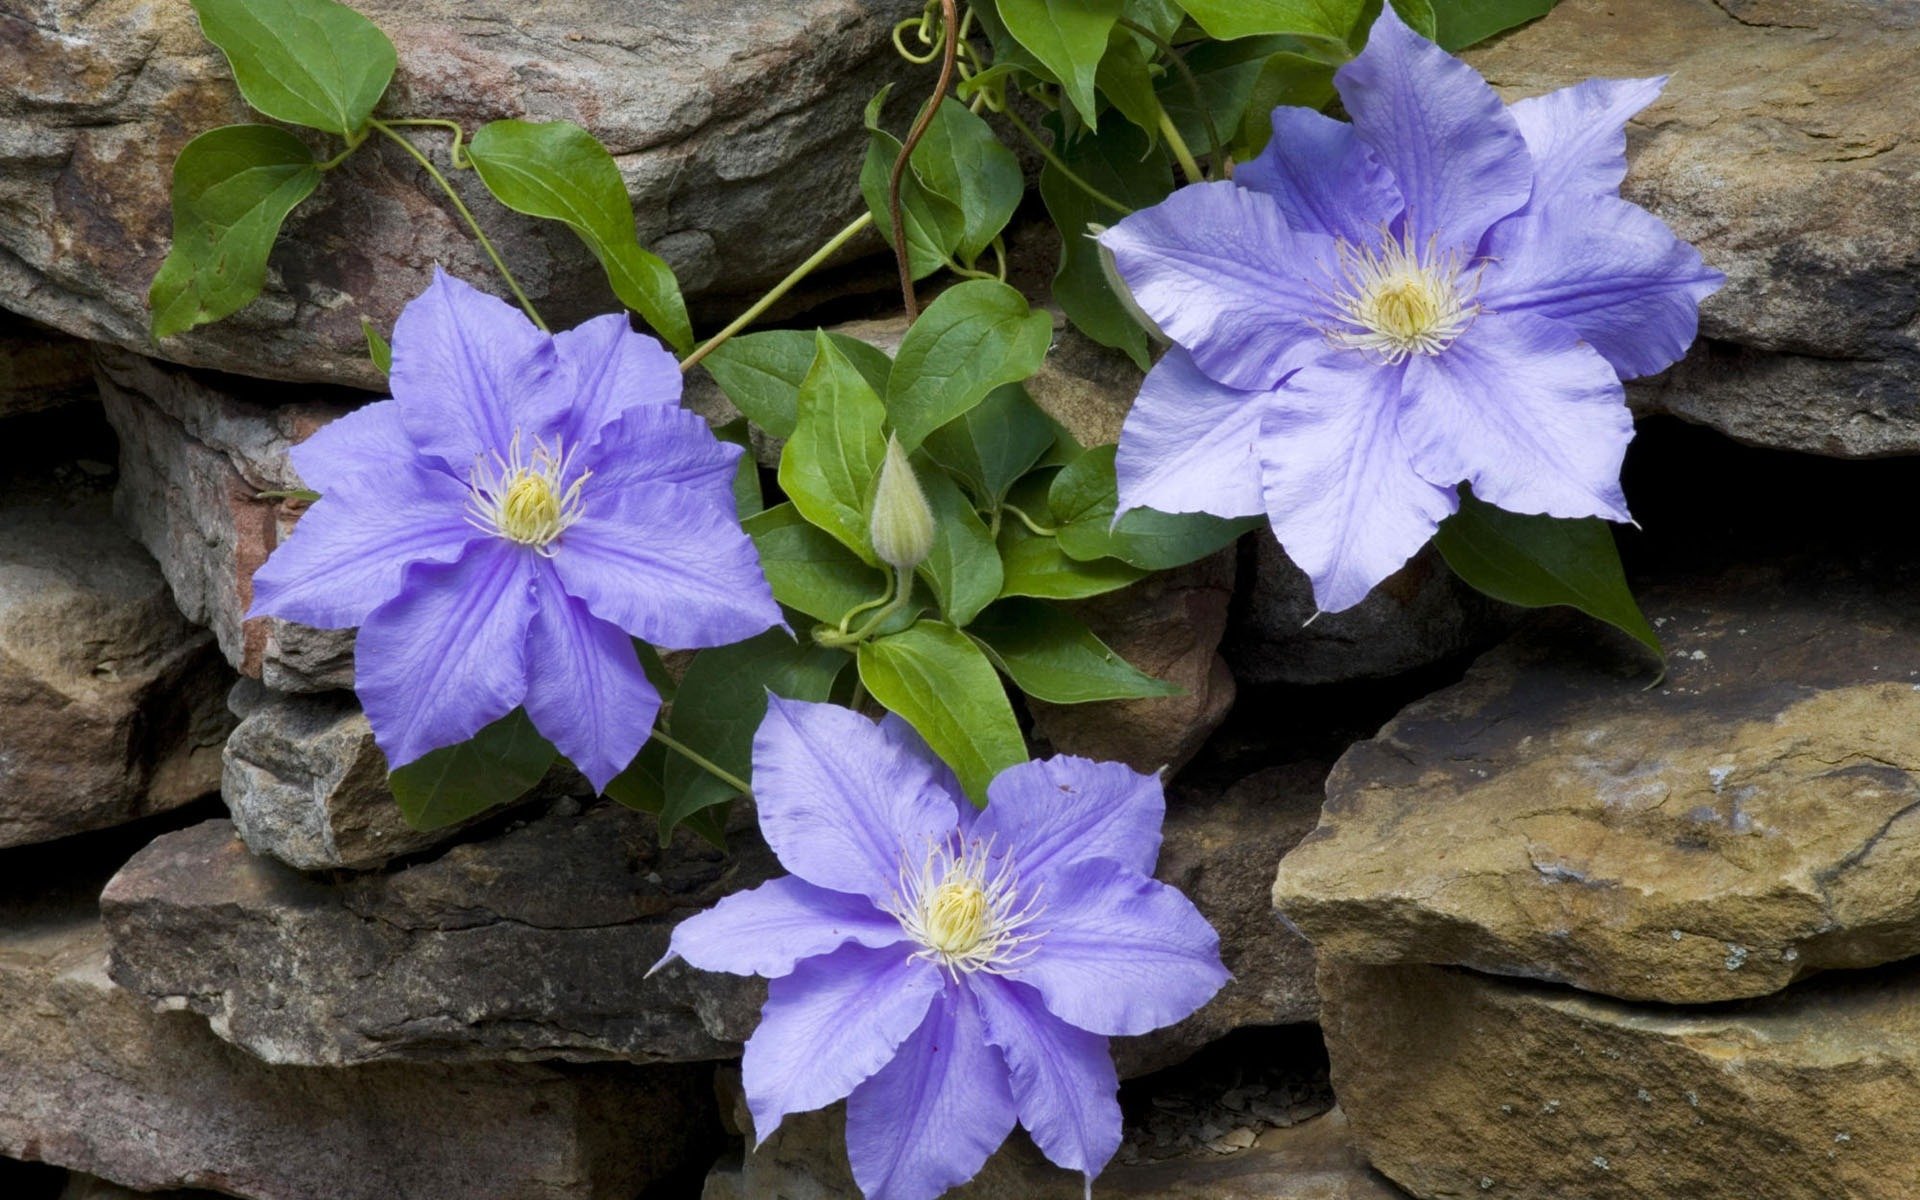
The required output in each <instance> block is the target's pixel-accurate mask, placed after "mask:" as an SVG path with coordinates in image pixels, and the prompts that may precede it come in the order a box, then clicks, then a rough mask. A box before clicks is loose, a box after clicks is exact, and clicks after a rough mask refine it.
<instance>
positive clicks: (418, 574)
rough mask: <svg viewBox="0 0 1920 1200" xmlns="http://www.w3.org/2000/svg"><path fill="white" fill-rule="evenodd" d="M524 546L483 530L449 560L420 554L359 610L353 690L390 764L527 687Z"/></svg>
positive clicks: (528, 603) (511, 704)
mask: <svg viewBox="0 0 1920 1200" xmlns="http://www.w3.org/2000/svg"><path fill="white" fill-rule="evenodd" d="M533 558H534V555H533V553H532V552H531V551H529V550H527V549H525V548H524V547H521V546H516V545H514V544H513V543H511V542H506V541H502V540H500V539H499V538H481V539H479V540H477V541H475V542H474V543H473V544H472V545H471V546H469V547H468V549H467V552H466V553H465V554H463V555H461V556H460V559H459V561H457V562H453V563H420V564H416V565H415V566H414V567H412V568H411V569H410V570H408V572H407V574H406V582H405V585H404V586H403V588H402V590H401V592H400V594H399V595H398V596H397V597H395V598H394V599H393V600H391V601H389V602H387V603H386V604H383V605H381V606H380V607H379V608H376V609H374V610H373V612H372V613H370V614H369V615H368V616H367V620H366V623H365V624H364V625H362V626H361V627H360V635H359V638H358V639H357V640H356V641H355V643H354V654H353V662H354V680H353V687H354V691H356V692H358V693H359V694H360V703H361V704H362V705H363V706H364V707H365V708H366V710H367V720H368V722H370V723H371V724H372V725H373V737H374V741H375V742H376V743H378V745H379V747H380V749H381V750H382V751H384V752H385V754H386V756H387V765H388V767H389V768H390V769H394V770H397V769H399V768H400V767H403V766H405V765H406V764H408V763H410V762H412V761H413V760H414V759H416V758H419V757H420V756H421V755H423V754H425V753H427V752H428V751H429V750H437V749H439V748H440V747H442V746H451V745H453V744H454V743H456V742H463V741H466V740H467V739H468V738H470V737H472V736H473V735H474V734H476V733H478V732H480V729H481V727H482V726H485V725H486V724H488V723H489V722H492V721H497V720H499V719H500V718H501V717H504V716H506V715H507V714H508V713H510V712H512V711H513V710H514V708H515V707H516V706H517V705H519V703H520V702H521V701H522V700H524V699H525V698H526V694H527V627H528V626H529V625H530V624H531V623H532V621H533V610H534V597H533V582H532V574H533V563H532V560H533Z"/></svg>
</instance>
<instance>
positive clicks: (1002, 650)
mask: <svg viewBox="0 0 1920 1200" xmlns="http://www.w3.org/2000/svg"><path fill="white" fill-rule="evenodd" d="M967 632H968V633H969V634H971V635H973V638H974V640H975V641H977V642H979V643H980V644H981V645H982V646H983V647H984V648H985V649H986V651H987V657H989V658H991V659H992V660H993V661H994V664H995V665H996V666H998V667H999V668H1000V669H1001V670H1002V671H1005V672H1006V673H1007V675H1008V677H1009V678H1011V679H1012V680H1013V682H1014V683H1015V684H1017V685H1018V686H1019V688H1020V690H1021V691H1023V692H1025V693H1026V694H1027V695H1029V696H1032V697H1033V698H1034V699H1036V700H1045V701H1048V702H1049V703H1052V704H1086V703H1089V702H1091V701H1095V700H1136V699H1139V698H1141V697H1144V696H1175V695H1178V694H1179V693H1180V689H1179V688H1177V687H1175V686H1173V685H1172V684H1170V683H1166V682H1163V681H1162V680H1158V679H1155V678H1154V677H1153V676H1151V675H1148V674H1146V673H1145V672H1143V671H1141V670H1139V669H1138V668H1136V667H1134V666H1133V665H1132V664H1131V663H1129V662H1127V661H1126V660H1125V659H1123V658H1121V657H1120V656H1119V655H1118V654H1115V653H1114V652H1113V651H1112V650H1110V649H1108V648H1107V645H1106V643H1104V642H1102V641H1101V640H1100V639H1099V638H1097V637H1095V636H1094V634H1093V630H1091V629H1088V628H1087V627H1086V626H1085V625H1083V624H1081V622H1080V621H1079V620H1078V619H1077V618H1075V617H1072V616H1070V615H1068V614H1067V613H1064V612H1062V611H1060V610H1059V609H1058V608H1055V607H1054V606H1053V605H1051V604H1046V603H1043V602H1042V601H1039V600H1023V599H1014V600H1002V601H1000V602H999V603H998V604H996V605H994V606H993V607H992V608H989V609H988V610H987V611H985V612H983V613H981V614H980V616H979V617H978V618H976V619H975V620H974V623H973V624H972V626H970V627H969V628H968V630H967Z"/></svg>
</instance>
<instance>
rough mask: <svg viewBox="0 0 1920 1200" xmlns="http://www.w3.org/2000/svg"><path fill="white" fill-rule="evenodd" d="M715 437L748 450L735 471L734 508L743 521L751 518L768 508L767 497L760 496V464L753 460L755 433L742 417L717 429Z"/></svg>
mask: <svg viewBox="0 0 1920 1200" xmlns="http://www.w3.org/2000/svg"><path fill="white" fill-rule="evenodd" d="M713 436H714V437H716V438H719V439H720V440H721V441H723V442H732V443H733V444H734V445H736V446H741V447H744V448H745V449H746V453H745V454H742V455H741V456H740V465H739V466H737V467H735V468H734V470H733V507H734V511H735V512H737V513H738V514H739V515H740V516H741V517H742V518H743V519H744V518H746V517H750V516H752V515H753V514H755V513H757V512H759V511H760V510H761V509H763V508H765V507H766V506H767V502H766V497H764V496H762V495H761V494H760V464H759V463H757V462H755V461H754V458H753V432H752V431H751V430H749V429H748V428H747V419H746V418H745V417H741V418H739V419H738V420H733V421H728V422H727V423H726V424H725V425H720V426H717V427H715V429H714V431H713Z"/></svg>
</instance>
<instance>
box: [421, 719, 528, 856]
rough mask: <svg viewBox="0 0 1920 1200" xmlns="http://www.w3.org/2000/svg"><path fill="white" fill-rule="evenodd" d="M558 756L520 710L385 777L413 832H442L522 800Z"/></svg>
mask: <svg viewBox="0 0 1920 1200" xmlns="http://www.w3.org/2000/svg"><path fill="white" fill-rule="evenodd" d="M556 757H557V755H556V753H555V751H554V749H553V746H552V744H551V743H549V742H548V741H547V739H545V738H543V737H541V736H540V734H539V732H538V731H537V730H535V729H534V727H533V722H532V721H530V720H528V719H527V714H526V712H525V711H524V710H522V709H518V708H516V709H514V710H513V711H512V712H510V713H508V714H507V715H506V716H504V717H501V718H500V719H499V720H498V721H495V722H494V723H493V724H491V725H488V726H487V727H486V728H484V729H482V730H481V731H480V732H479V733H476V734H474V735H473V737H471V738H469V739H468V740H467V741H464V742H461V743H460V744H459V745H456V746H443V747H442V748H440V749H438V750H435V751H433V752H432V753H430V754H427V755H425V756H424V757H421V758H418V759H415V760H414V761H413V762H410V763H408V764H407V765H406V766H404V767H401V768H400V769H399V770H398V771H395V772H393V773H392V774H391V775H388V776H387V786H388V787H389V788H391V789H393V798H394V799H395V800H396V801H398V802H399V804H400V815H401V816H403V817H405V818H406V821H407V824H409V825H411V826H413V827H414V828H415V829H440V828H443V827H445V826H448V825H454V824H458V823H459V822H461V821H464V820H466V819H467V818H469V817H473V816H477V815H478V814H480V813H483V812H485V811H487V810H488V809H490V808H493V807H495V806H497V805H501V804H506V803H507V802H509V801H512V800H518V799H519V798H520V797H522V796H524V795H526V794H527V793H528V792H529V791H532V790H533V787H534V785H535V784H537V783H539V782H540V780H541V779H542V778H543V777H544V776H545V775H546V773H547V768H548V767H551V766H552V765H553V760H554V759H555V758H556Z"/></svg>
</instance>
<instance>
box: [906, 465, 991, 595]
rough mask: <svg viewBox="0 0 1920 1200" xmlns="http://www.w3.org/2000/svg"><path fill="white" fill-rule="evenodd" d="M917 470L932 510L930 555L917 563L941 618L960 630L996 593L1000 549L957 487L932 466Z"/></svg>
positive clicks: (943, 473) (945, 474)
mask: <svg viewBox="0 0 1920 1200" xmlns="http://www.w3.org/2000/svg"><path fill="white" fill-rule="evenodd" d="M916 467H917V468H918V473H919V476H920V487H921V489H922V490H923V491H924V492H925V493H926V496H927V503H928V505H929V506H930V507H932V509H933V552H932V553H931V554H929V555H927V560H926V561H925V562H923V563H921V564H920V569H919V570H920V576H921V578H923V579H925V580H926V581H927V585H928V586H929V587H931V588H932V589H933V594H934V598H935V599H936V600H937V601H938V602H939V605H940V613H941V615H942V616H944V617H945V618H946V619H947V620H948V621H949V622H951V623H952V624H954V625H956V626H965V625H966V624H967V623H968V622H969V621H972V620H973V619H974V617H976V616H978V615H979V613H980V610H981V609H983V608H985V607H986V606H987V605H989V604H991V603H993V601H994V598H995V597H997V596H998V595H999V594H1000V584H1001V580H1002V573H1001V568H1000V551H999V550H998V548H996V547H995V546H994V542H993V535H992V534H990V533H988V532H987V526H986V523H985V522H983V521H981V520H980V516H979V514H978V513H976V512H974V510H973V505H972V503H970V502H969V501H968V500H967V497H966V495H965V494H964V493H963V492H961V490H960V485H959V484H957V483H955V482H954V481H953V480H952V479H951V478H949V477H948V475H947V473H946V472H945V471H942V470H941V469H940V468H939V467H937V466H935V465H934V464H932V463H931V462H926V461H924V460H923V461H922V462H920V463H917V464H916Z"/></svg>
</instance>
